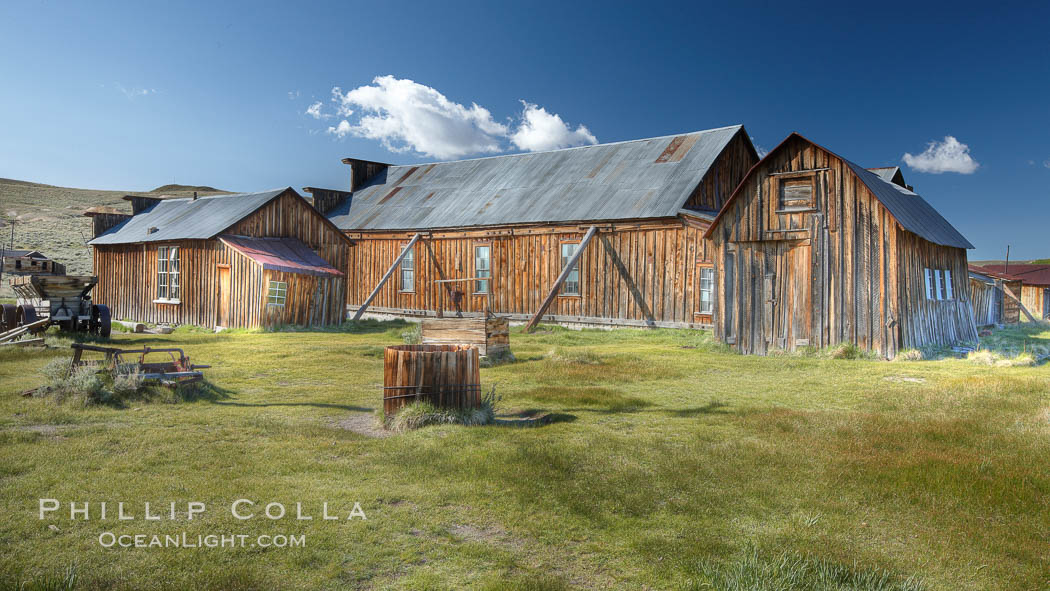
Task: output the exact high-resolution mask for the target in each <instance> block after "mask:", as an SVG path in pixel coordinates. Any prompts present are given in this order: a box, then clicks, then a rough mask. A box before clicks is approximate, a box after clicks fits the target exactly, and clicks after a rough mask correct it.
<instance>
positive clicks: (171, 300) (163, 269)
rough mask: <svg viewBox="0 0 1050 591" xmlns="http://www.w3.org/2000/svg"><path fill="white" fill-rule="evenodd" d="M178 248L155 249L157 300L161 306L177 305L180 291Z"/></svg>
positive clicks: (160, 247)
mask: <svg viewBox="0 0 1050 591" xmlns="http://www.w3.org/2000/svg"><path fill="white" fill-rule="evenodd" d="M179 276H180V275H179V247H178V246H158V247H157V299H155V300H153V301H154V302H156V303H161V304H178V303H179V302H180V301H181V300H180V299H179V298H180V296H181V295H182V294H181V289H180V285H179Z"/></svg>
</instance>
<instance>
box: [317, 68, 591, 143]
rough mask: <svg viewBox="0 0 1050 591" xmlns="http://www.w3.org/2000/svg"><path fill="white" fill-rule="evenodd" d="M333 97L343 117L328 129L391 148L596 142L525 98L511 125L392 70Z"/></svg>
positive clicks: (337, 91)
mask: <svg viewBox="0 0 1050 591" xmlns="http://www.w3.org/2000/svg"><path fill="white" fill-rule="evenodd" d="M332 101H333V102H335V103H336V106H337V112H338V114H339V116H340V117H342V118H343V120H342V121H340V122H339V124H338V125H336V126H330V127H329V128H328V130H327V133H329V134H332V135H335V136H336V137H340V138H343V137H346V136H348V135H355V136H358V137H363V138H368V139H373V140H378V141H380V142H381V143H382V144H383V146H384V147H385V148H386V149H388V150H390V151H392V152H417V153H419V154H422V155H424V156H431V157H434V158H441V159H454V158H462V157H465V156H470V155H475V154H496V153H500V152H504V151H506V150H508V149H510V148H511V146H510V145H508V141H509V143H510V144H512V145H513V146H516V147H517V148H518V149H522V150H530V151H535V150H550V149H554V148H560V147H569V146H579V145H583V144H594V143H597V142H598V140H597V138H595V137H594V135H593V134H592V133H591V132H590V131H589V130H588V129H587V128H586V127H585V126H583V125H580V126H578V127H577V128H576V129H575V130H572V129H570V128H569V126H568V125H567V124H566V123H565V122H564V121H563V120H562V118H561V117H560V116H558V115H557V114H554V113H548V112H547V111H546V110H545V109H543V108H542V107H538V106H536V105H533V104H530V103H526V102H525V101H522V104H523V105H524V107H525V108H524V110H523V111H522V114H521V120H520V122H519V123H518V125H517V127H516V128H514V126H513V124H512V123H511V122H508V123H501V122H499V121H496V120H495V119H494V118H493V117H492V113H491V112H490V111H489V110H488V109H486V108H485V107H482V106H480V105H478V104H477V103H471V104H470V106H469V107H467V106H464V105H462V104H460V103H457V102H454V101H452V100H449V99H448V98H447V97H446V96H445V95H444V94H442V93H441V92H439V91H437V90H436V89H434V88H431V87H429V86H426V85H423V84H419V83H417V82H414V81H412V80H407V79H399V78H395V77H393V76H379V77H377V78H375V79H374V80H373V81H372V84H371V85H366V86H360V87H358V88H355V89H353V90H348V91H343V90H342V89H341V88H339V87H338V86H337V87H335V88H333V89H332ZM355 113H357V114H358V116H357V117H356V121H355V120H354V119H352V118H351V117H352V116H353V115H354V114H355Z"/></svg>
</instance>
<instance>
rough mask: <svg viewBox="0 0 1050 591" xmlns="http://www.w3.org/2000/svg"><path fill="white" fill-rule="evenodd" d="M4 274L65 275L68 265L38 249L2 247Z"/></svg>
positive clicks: (0, 254) (0, 253)
mask: <svg viewBox="0 0 1050 591" xmlns="http://www.w3.org/2000/svg"><path fill="white" fill-rule="evenodd" d="M0 257H2V258H3V273H2V275H65V274H66V266H65V265H63V264H62V263H59V262H56V261H53V260H51V259H50V258H48V257H47V256H46V255H44V254H43V253H41V252H40V251H37V250H16V249H2V250H0Z"/></svg>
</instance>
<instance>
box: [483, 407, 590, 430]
mask: <svg viewBox="0 0 1050 591" xmlns="http://www.w3.org/2000/svg"><path fill="white" fill-rule="evenodd" d="M575 420H576V415H571V414H568V413H561V412H550V411H547V410H545V409H542V408H526V409H524V410H519V411H517V412H513V413H503V414H500V415H499V416H497V417H496V419H495V420H494V421H493V425H496V426H497V427H542V426H544V425H552V424H554V423H571V422H573V421H575Z"/></svg>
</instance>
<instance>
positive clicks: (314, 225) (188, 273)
mask: <svg viewBox="0 0 1050 591" xmlns="http://www.w3.org/2000/svg"><path fill="white" fill-rule="evenodd" d="M226 233H229V234H238V235H243V236H259V237H291V238H298V239H299V240H301V241H303V242H304V243H305V244H307V245H308V246H310V248H312V249H313V250H314V251H315V252H317V253H318V254H319V255H320V256H321V258H323V259H325V260H326V261H327V262H328V263H329V264H331V265H332V266H333V267H335V268H337V269H344V268H346V265H347V261H348V260H349V254H348V253H349V250H350V244H349V242H348V241H347V240H346V238H345V237H344V236H343V235H342V234H341V232H339V231H338V230H337V229H336V228H335V226H333V225H331V223H329V222H328V221H327V220H326V219H324V218H323V217H322V216H320V215H318V214H317V213H316V212H315V211H314V210H313V208H312V207H310V205H309V204H308V203H306V202H305V201H303V200H302V199H301V198H300V197H298V196H297V195H294V194H292V193H291V192H288V193H285V194H284V195H282V196H280V197H278V198H277V199H275V200H273V201H271V202H270V203H269V204H267V205H266V206H264V207H262V208H260V209H259V211H257V212H255V213H254V214H252V215H251V216H248V217H246V218H245V219H243V220H241V221H240V222H239V223H237V224H235V225H234V226H232V227H231V228H230V229H229V230H228V231H227V232H226ZM160 246H178V247H179V248H180V253H179V266H180V274H179V279H180V284H181V285H180V291H181V293H180V303H178V304H170V303H156V302H154V300H155V299H156V295H157V248H158V247H160ZM218 265H229V266H230V290H231V295H230V326H231V327H238V328H241V327H243V328H251V327H257V326H266V325H267V323H269V322H277V323H295V324H306V323H311V321H310V319H311V318H318V317H319V318H320V319H321V320H320V321H319V322H317V323H325V324H329V323H339V322H342V321H343V319H344V313H343V304H344V302H345V298H346V295H345V294H346V287H345V285H346V278H345V277H337V278H331V279H326V280H324V281H323V282H321V283H322V285H321V287H322V289H321V294H322V298H323V301H322V302H321V303H320V304H319V306H320V307H318V308H316V309H314V308H313V307H312V304H311V298H312V297H313V294H314V293H315V292H316V289H317V285H318V280H317V278H316V277H314V276H309V275H298V274H290V273H282V274H280V275H281V276H287V278H288V282H289V286H288V289H289V292H290V293H291V292H293V291H295V293H296V294H297V295H296V296H295V297H296V299H295V301H294V302H293V304H292V305H291V306H289V309H288V310H285V311H284V312H283V313H280V314H278V313H276V311H270V312H269V313H267V310H266V303H265V295H266V278H265V276H264V273H263V269H262V268H261V267H260V266H259V265H258V264H257V263H255V262H254V261H252V260H251V259H248V258H247V257H244V256H243V255H241V254H240V253H238V252H236V251H235V250H233V249H231V248H229V247H227V246H226V245H225V244H223V243H222V242H220V241H219V240H217V239H212V240H182V241H174V242H167V243H163V244H160V243H143V244H127V245H102V246H96V247H95V248H94V269H95V274H96V275H97V276H98V277H99V283H98V286H97V287H96V288H95V289H94V291H93V292H92V293H93V301H94V302H95V303H100V304H106V305H107V306H109V307H110V308H111V311H112V314H113V317H114V318H116V319H127V320H134V321H138V322H149V323H155V324H161V323H165V324H168V323H171V324H195V325H200V326H208V327H211V326H215V323H216V318H217V312H218V276H217V271H216V269H217V267H218ZM267 273H271V272H269V271H267ZM307 294H309V297H307ZM311 310H313V311H312V312H311Z"/></svg>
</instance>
